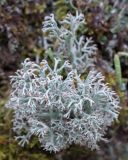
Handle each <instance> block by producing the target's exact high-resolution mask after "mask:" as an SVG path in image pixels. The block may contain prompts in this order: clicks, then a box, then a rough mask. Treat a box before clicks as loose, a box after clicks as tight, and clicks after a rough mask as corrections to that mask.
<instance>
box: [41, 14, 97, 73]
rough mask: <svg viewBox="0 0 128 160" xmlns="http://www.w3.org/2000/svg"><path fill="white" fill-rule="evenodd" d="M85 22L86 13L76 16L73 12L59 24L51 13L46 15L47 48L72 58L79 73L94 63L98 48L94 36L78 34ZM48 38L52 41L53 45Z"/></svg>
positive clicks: (57, 55)
mask: <svg viewBox="0 0 128 160" xmlns="http://www.w3.org/2000/svg"><path fill="white" fill-rule="evenodd" d="M84 24H85V20H84V15H83V14H82V13H78V12H76V15H75V16H73V15H72V14H71V13H70V14H67V16H66V17H65V19H64V20H63V21H60V22H59V24H58V23H57V21H56V20H55V18H54V15H53V14H51V15H50V16H46V17H45V21H44V23H43V32H44V33H46V35H45V38H44V39H45V44H46V45H45V49H46V46H47V47H48V48H52V49H53V51H54V56H56V57H60V58H64V59H68V60H70V62H71V64H72V66H73V68H75V69H77V71H78V72H79V73H83V72H85V71H86V69H87V68H88V67H90V66H93V65H94V58H93V56H95V54H96V50H97V48H96V45H95V44H93V41H92V38H85V37H84V36H79V35H78V33H77V32H78V30H79V28H80V26H82V25H84ZM47 40H49V41H51V43H52V45H51V44H50V43H48V42H47ZM46 42H47V43H46ZM48 48H47V49H48Z"/></svg>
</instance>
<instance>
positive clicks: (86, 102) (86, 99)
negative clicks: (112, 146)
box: [7, 59, 119, 152]
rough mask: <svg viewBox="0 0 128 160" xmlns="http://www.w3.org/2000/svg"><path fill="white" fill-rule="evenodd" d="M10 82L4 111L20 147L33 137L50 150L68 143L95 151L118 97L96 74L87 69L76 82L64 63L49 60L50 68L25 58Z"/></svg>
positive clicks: (115, 112) (115, 111)
mask: <svg viewBox="0 0 128 160" xmlns="http://www.w3.org/2000/svg"><path fill="white" fill-rule="evenodd" d="M63 71H64V72H65V74H66V75H65V77H63V74H62V73H63ZM11 84H12V92H11V95H10V98H9V101H8V104H7V107H8V108H12V109H13V110H14V119H13V130H14V131H15V132H16V134H17V137H16V139H18V140H19V144H20V145H22V146H24V144H25V143H29V140H30V138H31V137H32V136H33V135H34V136H38V138H39V141H40V143H41V145H42V147H43V148H44V149H45V150H47V151H50V152H52V151H53V152H58V151H60V150H62V149H64V148H66V147H68V146H69V145H70V144H72V143H75V144H80V145H86V146H88V147H89V148H91V149H95V148H97V147H98V145H97V142H99V141H100V140H104V138H103V136H104V134H105V130H106V128H107V127H108V126H110V125H111V123H112V122H113V121H114V120H115V119H117V117H118V109H119V106H118V105H119V100H118V96H117V95H116V94H115V92H113V91H112V90H111V89H110V88H108V86H107V85H106V84H104V77H103V76H102V75H101V73H98V72H97V71H94V70H93V71H90V72H89V74H88V75H87V77H86V79H85V80H82V79H81V78H80V75H79V74H78V73H77V71H76V70H74V69H72V66H71V65H70V64H69V62H68V61H65V62H64V63H63V64H62V63H61V62H60V59H55V62H54V67H53V69H52V67H50V65H49V64H48V62H47V61H46V60H43V61H42V62H41V63H40V64H36V63H34V62H32V61H30V60H29V59H26V60H25V61H24V62H23V63H22V68H21V69H20V70H18V71H17V72H16V74H15V75H14V76H11Z"/></svg>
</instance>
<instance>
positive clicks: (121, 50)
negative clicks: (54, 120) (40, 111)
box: [0, 0, 128, 160]
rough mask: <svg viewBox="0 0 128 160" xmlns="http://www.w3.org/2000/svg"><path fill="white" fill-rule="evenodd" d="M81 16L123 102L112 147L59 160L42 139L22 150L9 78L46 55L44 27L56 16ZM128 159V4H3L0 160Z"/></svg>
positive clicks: (9, 0)
mask: <svg viewBox="0 0 128 160" xmlns="http://www.w3.org/2000/svg"><path fill="white" fill-rule="evenodd" d="M76 8H77V10H79V11H81V12H82V13H83V14H84V15H85V21H86V27H84V28H81V29H80V34H84V35H86V36H88V37H92V38H93V40H94V43H95V44H96V45H97V48H98V51H97V52H98V54H97V57H96V62H95V65H96V68H97V70H99V71H101V72H102V73H103V74H104V75H105V77H106V82H108V83H109V85H110V86H111V87H112V88H113V89H114V90H115V91H116V92H117V93H118V95H119V96H120V99H121V107H122V109H121V113H120V116H119V121H118V122H115V123H114V124H113V125H112V127H110V128H109V130H108V131H107V133H106V137H107V138H108V139H109V142H108V143H106V144H105V143H103V142H101V143H100V144H99V145H100V150H99V151H90V150H88V149H87V148H82V147H79V146H74V145H73V146H71V147H70V148H69V149H67V150H66V151H62V153H59V154H58V156H55V155H54V154H49V153H48V152H44V151H43V149H42V148H41V147H40V144H39V143H38V140H37V139H36V137H33V139H32V141H31V143H30V144H29V145H28V146H26V147H24V148H21V147H20V146H19V145H18V144H17V142H16V141H15V139H14V136H15V134H14V133H13V132H12V129H11V128H12V121H11V120H12V117H13V113H12V111H10V110H7V109H5V108H4V105H5V103H6V101H7V99H8V95H9V90H10V84H9V76H10V75H12V74H14V72H15V71H16V70H17V69H18V68H19V67H20V62H21V61H22V60H23V59H25V58H26V57H30V58H31V59H32V60H36V59H37V58H40V59H42V58H43V57H44V56H45V52H44V40H43V32H42V30H41V28H42V22H43V20H44V16H46V15H49V14H50V13H54V14H55V16H56V19H58V20H61V19H62V18H63V17H64V16H65V15H66V14H67V13H68V12H71V13H75V10H76ZM60 154H61V155H62V158H63V159H64V160H85V159H86V160H128V0H104V1H102V0H0V160H37V159H38V160H54V159H57V158H58V159H59V155H60Z"/></svg>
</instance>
